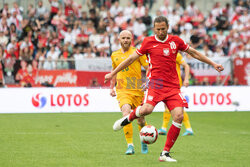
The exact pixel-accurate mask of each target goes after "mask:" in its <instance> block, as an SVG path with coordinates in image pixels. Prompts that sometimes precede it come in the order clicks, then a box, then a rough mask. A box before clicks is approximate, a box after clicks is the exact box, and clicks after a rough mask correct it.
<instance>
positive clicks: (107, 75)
mask: <svg viewBox="0 0 250 167" xmlns="http://www.w3.org/2000/svg"><path fill="white" fill-rule="evenodd" d="M112 78H113V76H112V74H111V73H108V74H106V75H105V77H104V83H107V82H108V81H110V80H111V79H112Z"/></svg>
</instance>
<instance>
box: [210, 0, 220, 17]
mask: <svg viewBox="0 0 250 167" xmlns="http://www.w3.org/2000/svg"><path fill="white" fill-rule="evenodd" d="M220 11H221V7H220V2H215V4H214V6H213V9H212V11H211V13H212V15H213V17H214V18H216V17H218V16H219V15H220Z"/></svg>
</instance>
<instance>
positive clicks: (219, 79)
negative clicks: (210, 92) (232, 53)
mask: <svg viewBox="0 0 250 167" xmlns="http://www.w3.org/2000/svg"><path fill="white" fill-rule="evenodd" d="M222 84H223V83H222V80H221V77H220V76H217V77H216V80H215V82H213V83H212V85H213V86H219V85H222Z"/></svg>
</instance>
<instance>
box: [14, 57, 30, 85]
mask: <svg viewBox="0 0 250 167" xmlns="http://www.w3.org/2000/svg"><path fill="white" fill-rule="evenodd" d="M20 66H21V69H19V70H18V71H17V74H16V78H15V80H16V81H17V82H20V81H22V80H23V78H24V77H25V76H26V75H28V70H27V66H28V64H27V62H26V61H25V60H21V62H20Z"/></svg>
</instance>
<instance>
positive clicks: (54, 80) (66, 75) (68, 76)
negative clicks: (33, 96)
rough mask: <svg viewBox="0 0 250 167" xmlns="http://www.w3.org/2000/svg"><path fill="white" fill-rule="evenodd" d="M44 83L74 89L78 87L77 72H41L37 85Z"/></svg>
mask: <svg viewBox="0 0 250 167" xmlns="http://www.w3.org/2000/svg"><path fill="white" fill-rule="evenodd" d="M44 83H48V84H51V85H53V86H55V87H72V86H73V87H74V86H76V85H77V74H76V71H75V70H39V71H38V74H37V77H36V79H35V85H42V84H44Z"/></svg>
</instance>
